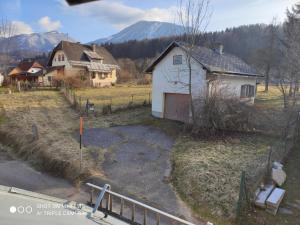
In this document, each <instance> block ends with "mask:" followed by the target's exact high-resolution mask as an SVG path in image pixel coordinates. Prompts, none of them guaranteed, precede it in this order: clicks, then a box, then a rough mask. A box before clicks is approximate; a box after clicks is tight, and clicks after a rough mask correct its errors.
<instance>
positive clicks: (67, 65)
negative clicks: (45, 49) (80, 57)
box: [52, 50, 71, 68]
mask: <svg viewBox="0 0 300 225" xmlns="http://www.w3.org/2000/svg"><path fill="white" fill-rule="evenodd" d="M58 55H64V61H58ZM52 66H65V68H70V67H71V65H70V63H69V62H68V58H67V56H66V54H65V53H64V52H63V51H62V50H59V51H57V52H56V53H55V55H54V57H53V59H52Z"/></svg>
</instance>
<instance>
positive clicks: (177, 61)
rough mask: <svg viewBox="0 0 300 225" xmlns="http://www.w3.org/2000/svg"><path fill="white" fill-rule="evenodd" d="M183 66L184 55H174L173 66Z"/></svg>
mask: <svg viewBox="0 0 300 225" xmlns="http://www.w3.org/2000/svg"><path fill="white" fill-rule="evenodd" d="M181 64H182V55H174V56H173V65H181Z"/></svg>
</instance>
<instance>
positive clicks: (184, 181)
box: [172, 86, 284, 225]
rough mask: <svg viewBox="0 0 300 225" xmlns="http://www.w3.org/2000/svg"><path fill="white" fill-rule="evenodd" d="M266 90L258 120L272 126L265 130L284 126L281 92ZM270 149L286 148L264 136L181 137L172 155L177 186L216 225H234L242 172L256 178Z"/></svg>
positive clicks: (258, 103) (258, 102) (259, 99)
mask: <svg viewBox="0 0 300 225" xmlns="http://www.w3.org/2000/svg"><path fill="white" fill-rule="evenodd" d="M262 90H263V88H262V86H259V87H258V96H257V99H256V104H255V106H256V107H257V108H258V109H260V110H261V111H263V113H262V116H261V117H262V118H256V119H259V120H258V121H261V122H263V123H271V124H268V125H262V126H261V127H262V128H265V127H268V128H270V126H271V125H274V126H276V127H277V126H280V125H281V122H282V124H284V121H280V118H281V117H283V115H284V113H283V111H282V106H283V103H282V98H281V93H280V91H279V89H278V88H277V87H273V86H272V87H270V91H269V93H265V92H263V91H262ZM267 117H268V118H267ZM274 119H275V121H274ZM281 120H283V119H282V118H281ZM270 121H273V123H275V124H272V122H270ZM280 132H281V131H280ZM268 146H272V147H273V148H274V149H275V152H277V151H278V150H279V149H282V147H281V144H280V139H278V138H276V137H272V136H264V135H262V134H256V135H254V134H252V135H246V134H240V135H236V134H235V135H228V136H225V137H223V138H219V137H216V138H212V139H208V140H203V139H193V138H192V137H190V136H185V135H183V136H180V137H179V138H178V139H177V141H176V144H175V146H174V151H173V155H172V162H173V172H172V177H173V184H174V186H175V188H176V189H177V191H178V192H179V193H180V195H181V196H182V198H183V199H185V200H186V201H187V202H188V203H189V204H190V205H191V206H192V207H193V208H194V210H195V211H196V212H197V213H198V214H199V215H201V216H204V217H206V219H209V220H211V221H214V222H215V223H214V224H220V225H223V224H225V223H230V218H233V217H234V214H235V209H236V203H237V201H238V196H239V185H240V176H241V172H242V170H245V171H246V172H250V173H251V175H252V176H253V175H255V174H258V173H259V172H260V171H262V170H263V169H264V167H265V166H266V164H267V155H268V150H267V149H268ZM220 218H221V219H220ZM224 221H226V222H224Z"/></svg>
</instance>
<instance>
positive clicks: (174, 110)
mask: <svg viewBox="0 0 300 225" xmlns="http://www.w3.org/2000/svg"><path fill="white" fill-rule="evenodd" d="M189 96H190V95H187V94H173V93H165V112H164V117H165V118H166V119H171V120H178V121H182V122H188V121H189V108H190V107H189V102H190V97H189Z"/></svg>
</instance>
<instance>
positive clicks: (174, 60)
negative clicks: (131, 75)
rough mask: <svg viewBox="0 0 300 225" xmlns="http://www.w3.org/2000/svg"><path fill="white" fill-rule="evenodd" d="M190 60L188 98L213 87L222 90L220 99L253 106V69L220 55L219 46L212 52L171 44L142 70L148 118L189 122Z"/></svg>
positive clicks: (222, 53) (220, 49)
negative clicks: (148, 86)
mask: <svg viewBox="0 0 300 225" xmlns="http://www.w3.org/2000/svg"><path fill="white" fill-rule="evenodd" d="M187 55H189V56H190V58H191V68H192V76H191V77H192V78H191V79H192V81H191V86H192V91H191V92H192V97H193V99H199V98H205V97H207V96H208V95H209V94H210V93H211V91H210V90H211V89H212V87H213V85H214V84H215V85H217V86H218V87H224V88H223V89H222V90H224V93H222V94H223V95H224V96H225V95H228V96H229V97H233V98H238V99H240V100H241V101H247V102H250V103H253V102H254V98H255V95H256V84H257V78H258V77H261V75H259V74H258V73H257V71H256V70H255V69H253V68H252V67H251V66H249V65H248V64H246V63H245V62H244V61H243V60H241V59H239V58H238V57H236V56H233V55H230V54H228V53H224V52H223V46H221V45H220V46H219V47H218V48H216V49H214V50H212V49H208V48H205V47H200V46H195V47H193V48H192V49H190V48H188V46H187V45H186V44H184V43H178V42H173V43H172V44H170V45H169V46H168V47H167V49H166V50H165V51H164V52H163V53H162V54H161V55H160V56H159V57H158V58H157V59H156V60H155V61H154V62H153V63H152V64H151V65H150V66H149V67H148V68H147V69H146V72H147V73H152V115H153V116H155V117H159V118H167V119H172V120H178V121H183V122H188V121H190V118H191V109H190V108H191V107H190V98H191V96H190V95H189V88H188V86H189V67H188V64H187V58H188V57H186V56H187Z"/></svg>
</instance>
